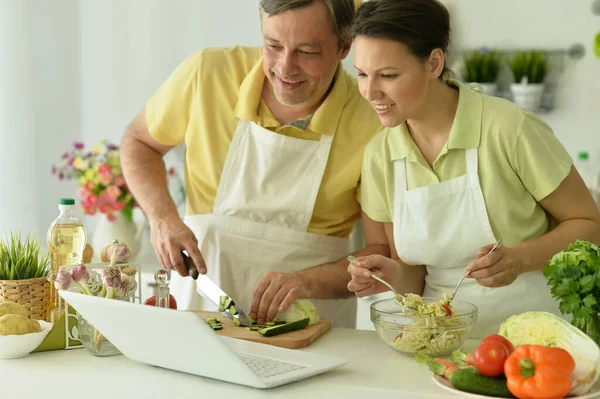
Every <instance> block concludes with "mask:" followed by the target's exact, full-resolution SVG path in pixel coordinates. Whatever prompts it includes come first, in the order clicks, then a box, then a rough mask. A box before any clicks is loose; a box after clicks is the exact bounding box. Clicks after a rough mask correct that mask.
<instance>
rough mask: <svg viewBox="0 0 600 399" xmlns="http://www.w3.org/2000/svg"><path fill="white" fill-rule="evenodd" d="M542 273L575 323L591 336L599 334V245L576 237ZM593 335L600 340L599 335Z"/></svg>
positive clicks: (560, 306)
mask: <svg viewBox="0 0 600 399" xmlns="http://www.w3.org/2000/svg"><path fill="white" fill-rule="evenodd" d="M543 273H544V277H546V281H547V283H548V285H549V286H550V292H551V293H552V296H553V297H555V298H556V299H558V301H559V309H560V311H561V313H563V314H571V315H573V322H572V324H573V325H574V326H576V327H579V328H580V329H583V330H584V332H586V333H587V334H588V335H590V334H597V331H600V326H596V325H595V324H597V322H596V320H598V315H599V313H600V304H599V303H598V300H597V299H596V298H600V247H598V246H596V245H594V244H592V243H591V242H588V241H581V240H577V241H576V242H575V243H573V244H571V245H569V247H568V248H567V249H566V250H564V251H562V252H559V253H557V254H556V255H554V256H553V257H552V259H551V260H550V262H549V264H548V266H547V267H546V268H545V269H544V271H543ZM592 324H594V325H592ZM584 327H585V329H584ZM586 329H588V330H589V331H586ZM590 336H591V335H590ZM591 337H592V339H594V340H595V341H596V342H600V335H599V336H597V337H594V336H591Z"/></svg>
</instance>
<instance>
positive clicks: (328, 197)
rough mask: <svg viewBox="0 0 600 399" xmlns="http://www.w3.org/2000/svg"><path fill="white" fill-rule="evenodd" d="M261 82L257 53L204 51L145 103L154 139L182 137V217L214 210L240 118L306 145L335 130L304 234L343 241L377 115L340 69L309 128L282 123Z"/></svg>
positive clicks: (353, 217) (356, 214) (356, 213)
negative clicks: (268, 104)
mask: <svg viewBox="0 0 600 399" xmlns="http://www.w3.org/2000/svg"><path fill="white" fill-rule="evenodd" d="M264 79H265V75H264V72H263V68H262V50H261V49H259V48H243V47H234V48H231V49H206V50H203V51H200V52H198V53H197V54H194V55H192V56H191V57H190V58H188V59H187V60H186V61H184V62H183V63H182V64H181V65H180V66H179V67H178V68H177V70H176V71H175V72H173V74H172V75H171V76H170V77H169V78H168V79H167V80H166V81H165V82H164V83H163V84H162V86H161V87H160V88H159V89H158V91H157V92H156V93H155V94H154V96H153V97H152V98H151V99H150V100H149V101H148V102H147V104H146V122H147V124H148V127H149V129H150V134H151V135H152V137H154V138H155V139H156V140H158V141H159V142H161V143H163V144H166V145H177V144H179V143H181V142H182V141H184V140H185V143H186V147H187V150H186V160H185V166H186V168H185V178H186V189H187V214H188V215H194V214H205V213H211V212H212V209H213V205H214V201H215V196H216V193H217V187H218V185H219V179H220V177H221V171H222V170H223V165H224V164H225V158H226V157H227V153H228V151H229V145H230V144H231V140H232V139H233V135H234V133H235V130H236V126H237V124H238V121H239V120H240V119H244V120H249V121H252V122H256V123H258V124H259V125H261V126H263V127H265V128H267V129H270V130H272V131H274V132H277V133H279V134H284V135H286V136H291V137H295V138H303V139H307V140H318V139H319V138H320V137H321V134H324V135H332V134H334V133H335V137H334V140H333V144H332V148H331V153H330V155H329V159H328V162H327V168H326V170H325V174H324V176H323V180H322V183H321V187H320V189H319V193H318V195H317V199H316V203H315V207H314V210H313V215H312V219H311V221H310V224H309V226H308V231H309V232H311V233H317V234H326V235H332V236H338V237H346V236H348V235H349V234H350V231H351V230H352V228H353V226H354V224H355V223H356V221H357V220H358V219H359V218H360V204H359V202H358V201H359V199H360V191H359V187H360V173H361V167H362V158H363V153H364V149H365V147H366V145H367V144H368V142H369V141H370V140H371V139H372V138H373V137H374V136H375V135H376V134H377V132H378V131H380V130H381V125H380V122H379V119H378V118H377V115H376V113H375V112H374V111H373V110H372V108H371V107H370V105H369V104H368V103H367V102H366V101H365V100H364V99H363V98H362V97H361V96H360V93H359V91H358V88H357V84H356V81H355V80H354V79H353V78H352V77H351V76H350V75H348V74H347V73H346V72H345V71H344V70H343V68H342V66H341V65H340V66H339V67H338V70H337V72H336V76H335V83H334V86H333V87H332V89H331V91H330V93H329V95H328V96H327V98H326V99H325V101H324V102H323V104H321V106H320V107H319V108H318V109H317V111H316V112H315V113H314V114H313V115H312V116H308V115H307V119H308V118H310V121H309V124H308V126H307V127H306V129H305V130H303V129H302V128H296V127H294V126H289V125H285V126H280V124H279V123H278V122H277V121H276V120H275V118H274V117H273V115H272V114H271V112H270V111H269V109H268V108H267V107H266V106H265V104H264V103H262V101H261V93H262V87H263V83H264ZM302 127H304V126H302ZM290 184H293V182H290ZM281 189H282V190H285V187H282V188H281Z"/></svg>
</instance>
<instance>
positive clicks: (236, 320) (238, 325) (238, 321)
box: [233, 319, 242, 327]
mask: <svg viewBox="0 0 600 399" xmlns="http://www.w3.org/2000/svg"><path fill="white" fill-rule="evenodd" d="M233 325H234V326H236V327H240V326H241V325H242V322H241V321H240V319H233Z"/></svg>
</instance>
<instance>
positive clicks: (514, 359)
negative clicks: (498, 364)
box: [504, 345, 575, 399]
mask: <svg viewBox="0 0 600 399" xmlns="http://www.w3.org/2000/svg"><path fill="white" fill-rule="evenodd" d="M574 369H575V361H574V360H573V357H572V356H571V355H570V354H569V352H567V351H566V350H564V349H562V348H551V347H547V346H540V345H521V346H519V347H517V349H515V351H514V352H513V353H512V354H511V355H510V356H509V357H508V359H507V360H506V363H505V365H504V374H505V375H506V385H507V387H508V389H509V390H510V392H511V393H512V394H513V395H515V396H516V397H518V398H522V399H561V398H564V397H565V396H566V395H567V394H568V393H569V391H570V390H571V378H570V374H571V373H572V372H573V370H574Z"/></svg>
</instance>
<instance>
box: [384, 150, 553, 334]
mask: <svg viewBox="0 0 600 399" xmlns="http://www.w3.org/2000/svg"><path fill="white" fill-rule="evenodd" d="M466 164H467V174H466V175H464V176H460V177H458V178H456V179H452V180H448V181H444V182H441V183H438V184H434V185H430V186H426V187H421V188H417V189H413V190H407V189H406V165H405V159H401V160H397V161H395V162H394V174H395V194H394V240H395V244H396V249H397V252H398V255H399V257H400V259H402V260H403V261H404V262H405V263H407V264H411V265H425V266H426V267H427V276H426V277H425V290H424V292H423V296H427V297H438V298H439V297H440V296H441V295H442V294H443V293H444V292H446V293H448V294H452V292H454V288H455V287H456V284H457V283H458V281H459V280H460V279H461V278H462V276H463V274H464V272H465V268H466V266H467V265H468V264H469V263H470V262H472V261H473V260H475V259H476V258H477V251H478V249H479V248H480V247H482V246H484V245H487V244H493V243H494V242H495V241H497V240H496V237H494V234H493V232H492V228H491V226H490V222H489V219H488V215H487V210H486V207H485V202H484V199H483V193H482V191H481V186H480V184H479V176H478V173H477V170H478V156H477V148H471V149H468V150H466ZM456 299H457V300H463V301H467V302H470V303H473V304H475V305H476V306H477V308H478V309H479V311H478V320H477V324H476V326H475V328H474V329H473V332H472V334H471V337H472V338H483V337H484V336H486V335H488V334H491V333H497V332H498V329H499V326H500V324H501V323H502V322H504V321H505V320H506V319H507V318H508V317H509V316H511V315H514V314H518V313H521V312H524V311H529V310H537V311H547V312H551V313H554V314H556V315H560V312H559V310H558V303H557V302H556V300H554V299H553V298H552V297H551V295H550V289H549V288H548V286H547V285H546V282H545V280H544V277H543V275H542V272H541V271H538V272H531V273H525V274H522V275H520V276H519V277H518V278H517V279H516V280H515V281H514V282H513V283H512V284H510V285H509V286H506V287H500V288H487V287H483V286H481V285H479V284H478V283H477V281H476V280H474V279H469V278H467V279H465V281H464V282H463V283H462V284H461V286H460V289H459V290H458V293H457V295H456Z"/></svg>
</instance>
